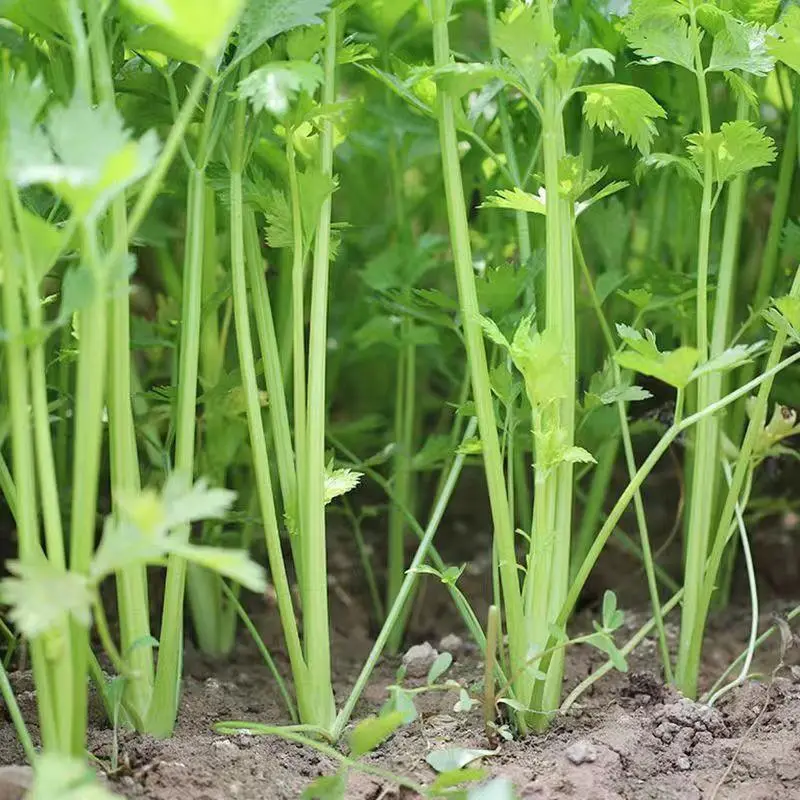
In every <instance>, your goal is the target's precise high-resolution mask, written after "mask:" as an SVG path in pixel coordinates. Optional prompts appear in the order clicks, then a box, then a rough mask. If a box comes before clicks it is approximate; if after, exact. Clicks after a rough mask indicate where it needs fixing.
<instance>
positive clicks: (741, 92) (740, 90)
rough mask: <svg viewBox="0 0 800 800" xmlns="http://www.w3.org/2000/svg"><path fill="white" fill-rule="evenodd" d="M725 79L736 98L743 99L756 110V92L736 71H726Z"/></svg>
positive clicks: (757, 99) (757, 101)
mask: <svg viewBox="0 0 800 800" xmlns="http://www.w3.org/2000/svg"><path fill="white" fill-rule="evenodd" d="M725 80H726V82H727V84H728V86H730V87H731V91H732V92H733V95H734V97H735V98H736V99H737V100H744V102H745V103H747V104H748V105H749V106H750V108H752V109H753V111H758V103H759V98H758V92H757V91H756V90H755V89H754V88H753V87H752V86H751V85H750V83H748V82H747V81H746V80H745V79H744V78H743V77H742V76H741V75H739V73H738V72H726V73H725Z"/></svg>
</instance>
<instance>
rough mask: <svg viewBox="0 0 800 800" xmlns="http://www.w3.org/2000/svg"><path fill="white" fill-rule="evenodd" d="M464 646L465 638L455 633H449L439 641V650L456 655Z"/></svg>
mask: <svg viewBox="0 0 800 800" xmlns="http://www.w3.org/2000/svg"><path fill="white" fill-rule="evenodd" d="M463 646H464V640H463V639H462V638H461V637H460V636H456V635H455V634H454V633H448V634H447V636H444V637H443V638H442V640H441V641H440V642H439V652H442V653H452V654H453V655H455V654H456V653H457V652H458V651H459V650H461V648H462V647H463Z"/></svg>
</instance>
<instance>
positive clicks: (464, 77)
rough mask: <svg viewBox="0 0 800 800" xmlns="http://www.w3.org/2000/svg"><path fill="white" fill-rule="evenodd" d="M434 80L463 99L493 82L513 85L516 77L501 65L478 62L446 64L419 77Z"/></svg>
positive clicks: (448, 91)
mask: <svg viewBox="0 0 800 800" xmlns="http://www.w3.org/2000/svg"><path fill="white" fill-rule="evenodd" d="M423 76H425V77H429V78H433V79H434V80H435V81H436V83H437V85H439V86H441V87H442V89H444V90H445V91H446V92H447V93H448V94H451V95H453V96H454V97H463V96H464V95H465V94H469V93H470V92H474V91H477V90H478V89H482V88H483V87H484V86H486V84H488V83H491V82H492V81H500V82H503V83H510V84H513V83H514V82H515V81H516V76H515V75H514V73H513V72H511V71H509V70H508V69H506V68H505V67H503V66H502V65H501V64H486V63H483V62H481V61H477V62H457V63H452V64H445V65H444V66H442V67H435V68H433V67H432V68H431V69H428V70H425V72H423V73H420V74H419V77H420V78H421V77H423Z"/></svg>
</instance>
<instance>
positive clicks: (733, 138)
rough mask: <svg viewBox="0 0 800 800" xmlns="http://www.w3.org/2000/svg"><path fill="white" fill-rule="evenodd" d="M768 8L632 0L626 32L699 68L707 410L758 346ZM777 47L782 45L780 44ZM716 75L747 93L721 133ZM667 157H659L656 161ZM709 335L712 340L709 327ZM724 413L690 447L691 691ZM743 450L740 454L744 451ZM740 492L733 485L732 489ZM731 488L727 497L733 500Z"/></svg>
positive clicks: (703, 392) (687, 664)
mask: <svg viewBox="0 0 800 800" xmlns="http://www.w3.org/2000/svg"><path fill="white" fill-rule="evenodd" d="M762 13H763V11H762V10H761V9H760V7H759V8H756V7H755V6H753V8H752V9H751V8H750V7H749V6H748V7H745V8H744V9H743V14H742V16H741V17H736V16H734V15H733V14H731V13H729V12H725V11H722V10H717V11H715V13H714V15H712V16H711V17H709V16H707V15H705V12H704V9H703V7H701V6H700V5H698V4H696V3H693V2H690V3H688V4H686V5H682V4H679V3H675V2H671V0H670V1H669V2H661V3H656V4H653V3H634V5H633V8H632V14H631V16H630V17H629V19H628V20H627V21H626V35H627V37H628V39H629V41H630V43H631V46H632V47H633V48H634V50H635V51H636V52H637V53H638V54H640V55H642V56H644V57H647V58H650V59H656V60H658V61H662V60H663V61H668V62H671V63H674V64H677V65H679V66H681V67H683V68H684V69H687V70H689V71H690V72H692V73H693V74H694V77H695V80H696V84H697V90H698V99H699V109H700V122H701V131H700V132H699V133H697V134H692V135H690V136H689V137H687V139H688V143H689V152H690V156H691V160H687V159H681V158H676V157H673V158H676V160H675V163H677V164H679V165H680V166H681V168H682V169H684V171H686V172H687V173H688V174H690V175H692V176H693V177H694V178H695V180H696V181H697V182H698V183H699V184H700V185H701V187H702V201H701V209H700V222H699V230H698V248H697V303H696V306H697V307H696V333H695V346H696V358H697V359H698V360H699V364H700V366H699V368H698V369H699V371H700V374H699V376H698V379H697V394H696V398H695V399H694V401H695V407H696V408H697V410H698V411H702V410H703V409H706V408H708V407H710V406H713V405H714V404H715V403H717V402H718V401H719V400H720V398H721V397H722V396H723V394H724V379H723V373H724V372H725V371H726V370H727V369H729V368H730V365H731V364H734V365H736V364H739V363H742V361H743V360H747V358H748V357H749V356H750V355H751V354H752V353H753V352H754V350H753V349H747V348H742V347H739V348H733V349H728V347H729V326H730V318H731V311H730V307H731V301H732V297H733V286H734V283H735V279H736V274H735V264H736V258H735V255H736V242H737V239H738V229H739V226H740V221H739V220H740V216H741V205H742V198H743V192H744V188H745V176H746V174H747V172H748V171H749V170H752V169H755V168H758V167H760V166H764V165H767V164H769V163H770V162H771V161H772V160H773V159H774V157H775V150H774V144H773V142H772V140H771V139H770V138H769V137H767V136H765V135H764V132H763V130H758V129H757V128H756V127H755V126H754V125H753V124H752V123H750V122H749V121H747V119H746V115H747V103H748V92H751V91H752V90H751V89H750V87H749V85H748V84H747V82H746V81H745V79H743V78H742V77H741V75H740V74H739V73H740V72H741V73H744V74H745V75H753V76H764V75H766V74H768V73H769V72H770V71H771V70H772V69H773V66H774V61H775V56H774V55H773V52H771V48H770V47H769V43H770V42H769V40H768V39H767V37H766V36H765V35H764V31H763V27H761V25H759V24H758V23H759V22H761V21H762V20H760V19H759V18H758V15H759V14H762ZM704 33H705V34H710V35H711V37H713V44H712V48H711V52H710V55H709V56H708V60H707V62H706V61H705V60H704V55H703V52H702V49H701V40H702V38H703V35H704ZM772 51H774V52H775V53H777V54H778V56H779V57H780V54H781V52H782V49H781V45H778V46H777V47H775V48H772ZM714 73H725V74H726V76H727V77H728V79H729V81H730V83H731V85H732V86H733V87H734V88H735V89H736V91H737V92H738V93H739V95H740V99H739V108H738V115H737V119H736V121H734V122H724V123H722V124H721V126H720V128H719V129H718V131H716V132H715V130H714V128H713V124H712V118H711V106H710V102H709V86H708V84H709V80H710V77H711V76H712V75H713V74H714ZM659 158H660V157H659V156H654V159H655V160H656V162H658V160H659ZM729 182H730V189H729V190H728V212H727V217H726V224H725V232H724V239H723V250H722V254H721V267H720V271H719V274H718V280H717V288H716V294H715V298H716V302H715V304H714V310H713V318H712V319H711V326H709V307H710V303H709V291H708V289H709V286H708V280H709V270H710V264H711V230H712V228H711V226H712V215H713V212H714V209H715V206H716V205H717V202H718V201H719V199H720V197H721V196H722V193H723V190H724V187H725V186H726V184H728V183H729ZM710 331H711V337H710V338H709V332H710ZM720 448H721V428H720V422H719V419H718V418H716V417H707V418H705V419H703V420H701V421H700V422H699V424H698V426H697V429H696V431H695V433H694V436H693V447H692V450H691V461H690V464H689V466H690V475H691V485H690V491H689V515H688V519H687V521H686V544H685V552H686V556H685V597H684V602H683V606H682V621H681V640H680V652H679V655H678V663H677V671H676V680H677V684H678V686H679V687H680V688H681V690H682V691H684V692H685V693H686V694H687V695H689V696H693V695H694V694H695V692H696V690H697V675H698V671H699V663H700V648H701V643H702V634H703V630H704V628H705V622H706V613H707V605H705V607H704V603H703V600H702V598H703V596H704V595H705V594H706V593H707V591H708V587H709V586H710V585H711V586H713V584H714V583H715V582H716V571H715V570H716V568H717V567H718V563H716V564H714V565H712V567H707V566H706V559H707V557H708V553H709V548H714V547H717V546H718V539H719V536H720V535H721V536H722V537H723V539H727V525H730V519H731V518H729V521H728V523H727V525H726V526H724V527H721V528H720V531H721V532H722V533H721V534H720V533H718V534H717V535H716V537H715V536H713V535H712V534H713V532H714V530H715V528H716V527H717V525H716V522H715V519H717V517H716V515H717V514H718V513H719V511H720V508H719V506H720V497H719V495H720V490H721V488H722V483H721V480H720V476H721V471H720V462H719V451H720ZM740 458H742V456H740ZM730 491H732V490H730ZM730 491H729V493H728V497H729V498H730V496H731V494H730Z"/></svg>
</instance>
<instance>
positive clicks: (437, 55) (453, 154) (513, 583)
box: [431, 0, 525, 665]
mask: <svg viewBox="0 0 800 800" xmlns="http://www.w3.org/2000/svg"><path fill="white" fill-rule="evenodd" d="M431 9H432V16H433V44H434V63H435V65H436V66H437V67H444V66H446V65H447V64H448V63H450V40H449V35H448V30H447V21H448V3H447V0H432V2H431ZM437 120H438V124H439V142H440V147H441V151H442V169H443V173H444V184H445V195H446V201H447V215H448V221H449V227H450V240H451V246H452V250H453V258H454V262H455V270H456V282H457V284H458V296H459V303H460V306H461V315H462V324H463V328H464V338H465V343H466V347H467V358H468V361H469V368H470V375H471V379H472V396H473V400H474V402H475V409H476V413H477V418H478V427H479V429H480V437H481V443H482V446H483V460H484V468H485V471H486V480H487V484H488V489H489V501H490V505H491V511H492V522H493V525H494V535H495V537H496V538H497V543H498V553H499V558H500V572H501V576H502V583H503V597H504V601H505V612H506V620H507V628H508V630H509V631H514V632H517V633H518V632H520V631H522V629H523V616H522V601H521V596H520V587H519V577H518V574H517V560H516V554H515V551H514V526H513V523H512V520H511V515H510V514H509V509H508V498H507V496H506V487H505V477H504V474H503V459H502V455H501V453H500V443H499V441H498V436H497V424H496V419H495V413H494V403H493V401H492V393H491V384H490V380H489V372H488V366H487V363H486V350H485V349H484V343H483V334H482V331H481V328H480V323H479V321H478V316H479V306H478V297H477V292H476V288H475V276H474V270H473V265H472V250H471V246H470V238H469V227H468V223H467V210H466V206H465V203H464V187H463V184H462V180H461V171H460V159H459V155H458V137H457V135H456V125H455V101H454V99H453V98H452V97H451V96H450V95H449V94H448V92H447V91H446V90H442V91H440V92H438V93H437ZM510 649H511V663H512V665H516V664H521V663H522V662H523V661H524V659H525V646H524V642H523V641H522V637H521V636H519V635H515V636H513V637H510Z"/></svg>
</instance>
